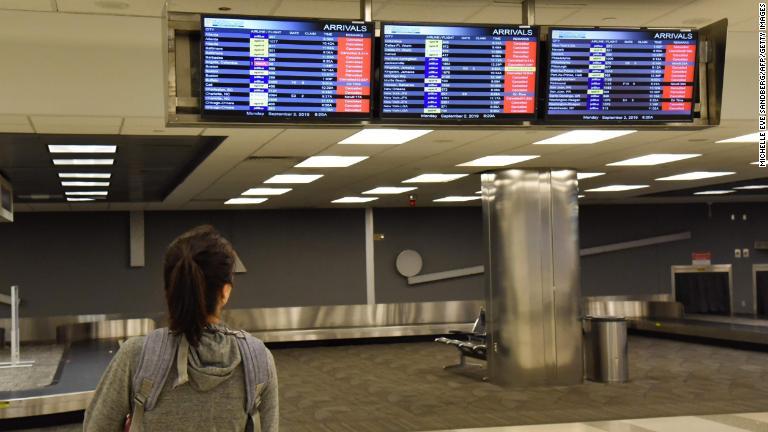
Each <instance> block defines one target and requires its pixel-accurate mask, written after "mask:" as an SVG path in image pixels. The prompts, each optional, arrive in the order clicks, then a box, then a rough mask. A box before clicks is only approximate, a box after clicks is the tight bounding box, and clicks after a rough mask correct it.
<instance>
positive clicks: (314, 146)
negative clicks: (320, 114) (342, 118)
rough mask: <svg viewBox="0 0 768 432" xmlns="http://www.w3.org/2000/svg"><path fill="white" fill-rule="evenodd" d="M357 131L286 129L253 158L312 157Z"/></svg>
mask: <svg viewBox="0 0 768 432" xmlns="http://www.w3.org/2000/svg"><path fill="white" fill-rule="evenodd" d="M357 131H358V129H315V128H301V129H286V130H285V131H284V132H283V133H281V134H280V135H278V136H276V137H275V138H274V139H272V140H271V141H269V142H268V143H267V144H266V145H264V146H263V147H262V148H260V149H259V150H258V151H257V152H256V153H254V155H255V156H270V157H274V156H291V157H306V156H312V155H314V154H315V153H318V152H320V151H322V150H325V149H326V148H328V147H331V146H333V145H335V144H336V143H338V142H339V141H341V140H343V139H344V138H346V137H348V136H350V135H352V134H354V133H356V132H357Z"/></svg>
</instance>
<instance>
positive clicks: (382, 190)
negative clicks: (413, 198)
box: [363, 186, 418, 195]
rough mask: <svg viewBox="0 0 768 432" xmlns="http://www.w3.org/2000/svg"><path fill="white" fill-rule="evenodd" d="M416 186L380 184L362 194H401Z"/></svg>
mask: <svg viewBox="0 0 768 432" xmlns="http://www.w3.org/2000/svg"><path fill="white" fill-rule="evenodd" d="M416 189H418V188H416V187H409V186H403V187H396V186H380V187H377V188H374V189H371V190H368V191H365V192H363V194H364V195H396V194H401V193H405V192H410V191H412V190H416Z"/></svg>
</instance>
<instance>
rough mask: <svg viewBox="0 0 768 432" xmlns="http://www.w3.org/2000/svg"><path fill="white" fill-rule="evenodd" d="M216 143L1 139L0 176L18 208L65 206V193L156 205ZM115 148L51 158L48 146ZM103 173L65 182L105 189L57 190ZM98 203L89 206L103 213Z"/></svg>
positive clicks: (198, 139) (138, 138) (195, 139)
mask: <svg viewBox="0 0 768 432" xmlns="http://www.w3.org/2000/svg"><path fill="white" fill-rule="evenodd" d="M221 141H222V138H220V137H208V136H185V137H163V136H144V135H61V134H56V135H53V134H0V167H2V169H0V172H2V173H3V175H4V176H5V177H6V178H8V179H9V180H10V181H11V183H12V184H13V185H14V195H15V196H16V203H17V204H24V203H35V202H47V203H60V204H64V203H66V199H65V198H66V197H65V189H66V190H67V191H70V192H78V191H80V192H83V191H93V190H106V191H107V192H108V195H107V197H106V199H105V200H104V201H111V202H139V203H141V202H160V201H162V200H163V199H165V197H166V196H168V194H169V193H170V192H171V191H173V190H174V189H175V188H176V187H177V186H178V185H179V184H180V183H181V182H182V181H183V180H184V178H185V177H186V176H187V175H189V173H191V172H192V171H193V170H194V168H195V167H196V166H197V164H199V163H200V161H202V160H203V159H205V157H206V156H207V155H209V154H210V153H211V152H212V151H213V150H215V149H216V147H217V146H218V145H219V143H220V142H221ZM103 144H108V145H115V146H117V151H116V153H114V154H99V155H95V154H82V153H67V154H63V153H56V154H51V153H49V151H48V146H49V145H103ZM54 158H56V159H68V158H114V164H113V165H111V166H90V167H71V166H55V165H54V164H53V159H54ZM82 172H88V173H103V174H107V173H108V174H110V175H111V177H110V178H109V179H108V180H105V179H65V180H64V181H78V180H80V181H83V180H85V181H101V182H109V186H108V187H82V186H81V187H70V188H64V187H62V184H61V182H62V179H60V178H59V174H60V173H82ZM101 201H102V200H101V199H99V200H97V202H96V203H93V205H100V206H102V207H105V206H106V205H107V204H105V203H102V202H101Z"/></svg>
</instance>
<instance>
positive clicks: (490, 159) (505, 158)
mask: <svg viewBox="0 0 768 432" xmlns="http://www.w3.org/2000/svg"><path fill="white" fill-rule="evenodd" d="M537 157H540V156H539V155H515V156H512V155H495V156H485V157H481V158H479V159H475V160H471V161H469V162H464V163H463V164H458V165H456V166H477V167H499V166H507V165H512V164H516V163H520V162H525V161H527V160H531V159H536V158H537Z"/></svg>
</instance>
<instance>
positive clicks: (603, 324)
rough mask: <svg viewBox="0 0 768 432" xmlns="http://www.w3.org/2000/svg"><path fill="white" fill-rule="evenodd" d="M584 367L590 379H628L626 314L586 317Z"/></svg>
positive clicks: (612, 380)
mask: <svg viewBox="0 0 768 432" xmlns="http://www.w3.org/2000/svg"><path fill="white" fill-rule="evenodd" d="M584 367H585V368H586V376H587V379H588V380H590V381H598V382H605V383H622V382H627V380H628V379H629V361H628V354H627V320H626V319H625V318H624V317H593V316H588V317H586V318H584Z"/></svg>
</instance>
